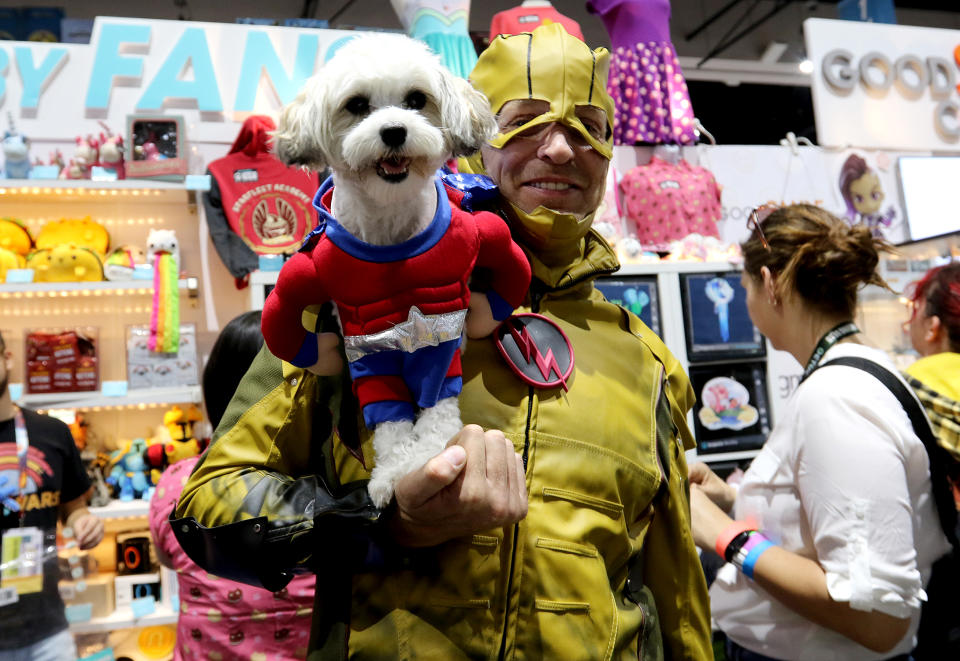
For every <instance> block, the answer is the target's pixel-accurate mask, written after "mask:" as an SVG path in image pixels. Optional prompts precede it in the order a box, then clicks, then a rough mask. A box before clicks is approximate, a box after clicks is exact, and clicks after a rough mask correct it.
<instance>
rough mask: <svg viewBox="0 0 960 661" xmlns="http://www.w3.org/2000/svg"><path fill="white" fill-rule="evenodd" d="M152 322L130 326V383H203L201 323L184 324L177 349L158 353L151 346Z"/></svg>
mask: <svg viewBox="0 0 960 661" xmlns="http://www.w3.org/2000/svg"><path fill="white" fill-rule="evenodd" d="M149 340H150V328H149V327H148V326H128V327H127V383H128V386H129V387H130V388H131V389H138V388H165V387H175V386H195V385H197V384H198V383H200V370H199V355H198V352H197V327H196V325H195V324H181V325H180V342H179V349H178V350H177V353H158V352H156V351H151V350H150V346H149Z"/></svg>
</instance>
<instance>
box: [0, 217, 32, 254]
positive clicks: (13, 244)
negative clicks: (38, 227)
mask: <svg viewBox="0 0 960 661" xmlns="http://www.w3.org/2000/svg"><path fill="white" fill-rule="evenodd" d="M33 245H34V244H33V237H32V236H31V235H30V230H28V229H27V227H26V225H24V224H23V223H22V222H20V221H19V220H17V219H16V218H0V248H5V249H7V250H12V251H13V252H15V253H17V254H18V255H22V256H23V257H26V256H27V254H28V253H29V252H30V251H31V250H33Z"/></svg>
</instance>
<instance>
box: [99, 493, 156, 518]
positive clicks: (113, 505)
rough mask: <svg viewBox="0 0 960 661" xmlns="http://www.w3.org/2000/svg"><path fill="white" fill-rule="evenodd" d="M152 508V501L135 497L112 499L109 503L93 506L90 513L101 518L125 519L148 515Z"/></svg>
mask: <svg viewBox="0 0 960 661" xmlns="http://www.w3.org/2000/svg"><path fill="white" fill-rule="evenodd" d="M149 510H150V501H149V500H141V499H140V498H135V499H134V500H127V501H123V500H111V501H110V504H109V505H105V506H103V507H91V508H90V513H91V514H96V515H97V516H99V517H100V518H101V519H123V518H127V517H137V516H147V514H148V513H149Z"/></svg>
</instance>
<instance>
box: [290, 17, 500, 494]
mask: <svg viewBox="0 0 960 661" xmlns="http://www.w3.org/2000/svg"><path fill="white" fill-rule="evenodd" d="M496 130H497V126H496V121H495V119H494V116H493V113H491V111H490V105H489V102H488V101H487V99H486V97H485V96H484V95H483V94H481V93H480V92H478V91H476V90H475V89H473V87H472V86H471V85H470V84H469V83H468V82H467V81H465V80H463V79H461V78H457V77H456V76H454V75H453V74H452V73H450V71H448V70H447V69H446V68H444V67H443V65H442V64H441V63H440V59H439V58H438V57H437V56H436V55H434V54H433V53H431V52H430V50H429V49H428V48H427V46H426V44H424V43H422V42H419V41H416V40H414V39H410V38H408V37H404V36H401V35H392V34H365V35H361V36H358V37H356V38H354V39H353V40H351V41H350V42H348V43H347V44H345V45H344V46H342V47H341V48H340V50H338V51H337V53H336V54H335V55H334V57H333V58H331V59H330V61H329V62H327V63H326V64H325V65H324V66H323V67H322V68H321V69H320V70H319V71H318V72H317V74H315V75H314V76H313V77H312V78H311V79H310V80H309V81H307V83H306V85H305V86H304V89H303V91H302V92H301V93H300V94H299V95H298V96H297V98H296V99H295V100H294V101H293V102H292V103H290V104H289V105H288V106H287V107H286V108H285V109H284V111H283V115H282V117H281V119H280V123H279V127H278V130H277V131H276V133H275V135H274V140H275V151H276V154H277V156H278V157H279V158H280V160H282V161H283V162H285V163H287V164H288V165H301V166H305V167H308V168H311V169H314V170H322V169H324V168H326V167H329V168H330V170H331V172H332V173H333V180H334V195H333V202H332V207H333V208H332V209H331V211H332V213H333V215H334V217H335V218H337V220H338V222H339V223H340V224H341V225H343V227H344V229H346V230H347V231H348V232H350V233H351V234H353V235H354V236H356V237H357V238H359V239H361V240H362V241H365V242H367V243H370V244H374V245H394V244H398V243H402V242H403V241H406V240H407V239H409V238H411V237H413V236H416V235H417V234H418V233H419V232H421V231H422V230H424V229H425V228H426V227H427V226H428V225H429V224H430V221H431V220H432V218H433V216H434V213H435V211H436V206H437V199H436V196H437V194H436V188H435V186H434V183H433V182H434V176H435V173H436V171H437V169H438V168H439V167H440V166H441V165H443V163H444V161H446V159H447V158H449V157H451V156H465V155H468V154H472V153H474V152H476V151H477V150H479V149H480V147H481V146H482V145H483V144H484V143H485V142H486V141H487V140H488V139H490V138H491V137H492V136H493V135H494V133H496ZM460 426H461V423H460V411H459V406H458V404H457V400H456V398H455V397H450V398H447V399H444V400H441V401H440V402H438V403H437V405H436V406H435V407H433V408H432V409H425V410H424V411H421V413H420V415H419V417H418V418H417V421H416V422H415V423H410V422H386V423H382V424H380V425H378V426H377V428H376V430H375V433H374V451H375V453H376V463H375V467H374V470H373V475H372V479H371V482H370V486H369V490H370V494H371V496H372V497H373V500H374V502H375V503H376V504H377V505H378V506H383V505H385V504H386V503H388V502H389V501H390V498H391V497H392V495H393V486H394V484H395V482H396V481H397V480H398V479H399V478H400V477H402V476H403V475H405V474H407V473H408V472H410V471H411V470H414V469H416V468H418V467H420V466H422V465H423V463H424V462H425V461H426V460H427V459H429V458H430V457H432V456H434V455H435V454H437V453H438V452H440V451H441V450H442V449H443V448H444V446H445V445H446V442H447V441H448V440H449V439H450V437H451V436H453V435H454V434H455V433H456V432H457V431H459V429H460Z"/></svg>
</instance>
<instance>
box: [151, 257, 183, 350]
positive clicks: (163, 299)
mask: <svg viewBox="0 0 960 661" xmlns="http://www.w3.org/2000/svg"><path fill="white" fill-rule="evenodd" d="M178 276H179V273H178V268H177V262H176V260H175V258H174V256H173V255H171V254H170V253H168V252H159V253H157V254H156V259H155V260H154V262H153V310H152V311H151V313H150V340H149V344H148V346H149V347H150V351H156V352H158V353H176V352H177V351H178V349H179V348H180V290H179V288H178V287H177V277H178Z"/></svg>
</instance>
